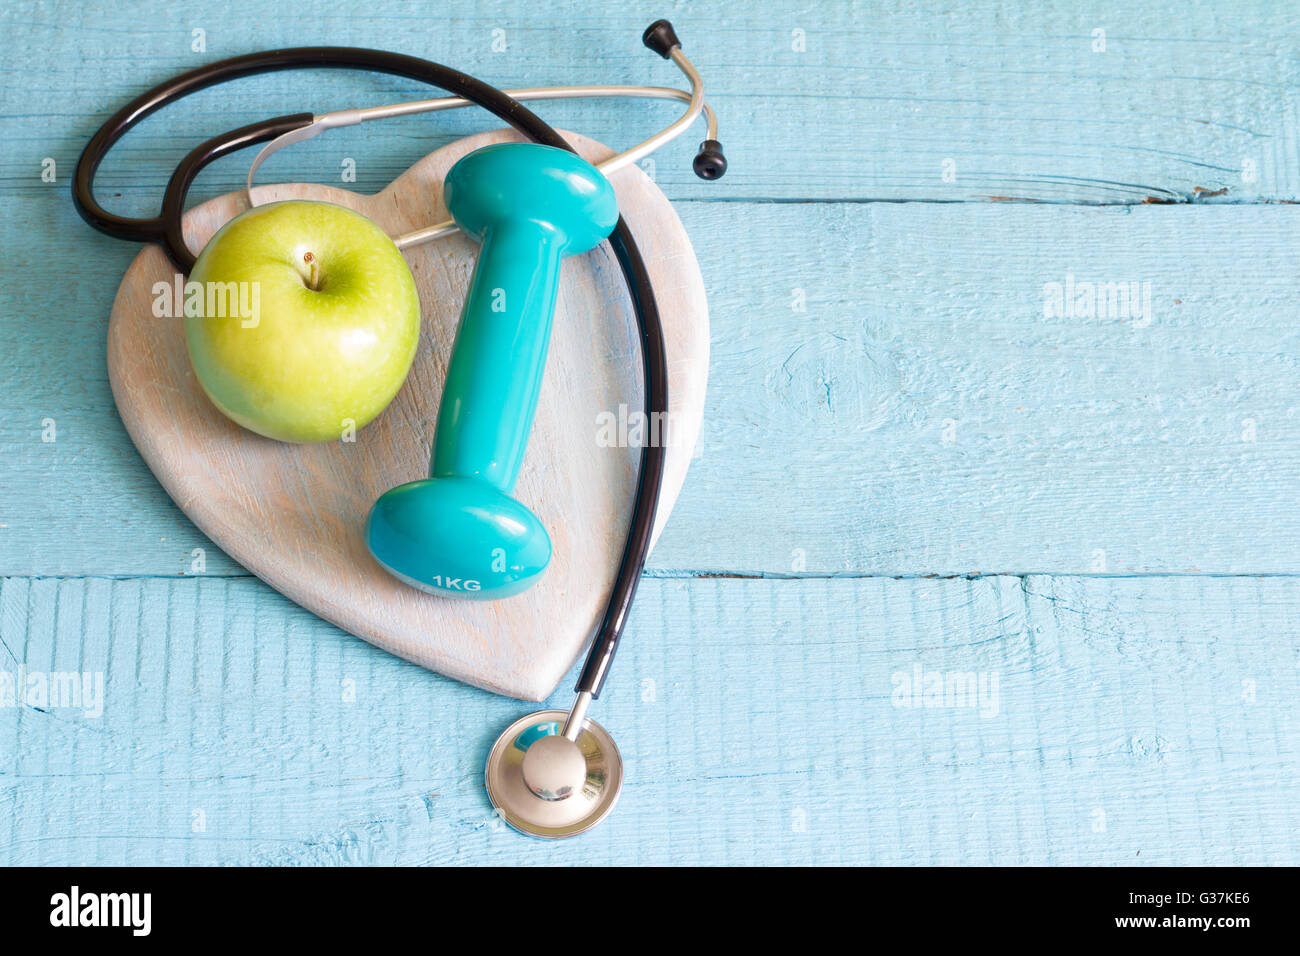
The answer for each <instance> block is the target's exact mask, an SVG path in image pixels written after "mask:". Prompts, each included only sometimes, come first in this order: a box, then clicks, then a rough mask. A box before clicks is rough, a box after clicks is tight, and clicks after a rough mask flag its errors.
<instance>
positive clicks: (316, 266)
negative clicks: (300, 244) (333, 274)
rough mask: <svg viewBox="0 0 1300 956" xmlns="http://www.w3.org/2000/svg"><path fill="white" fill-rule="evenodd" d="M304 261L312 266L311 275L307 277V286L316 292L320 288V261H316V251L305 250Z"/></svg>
mask: <svg viewBox="0 0 1300 956" xmlns="http://www.w3.org/2000/svg"><path fill="white" fill-rule="evenodd" d="M302 261H303V262H305V263H307V265H308V266H309V267H310V268H311V276H310V277H309V278H308V279H307V288H309V289H311V290H312V291H313V292H315V291H316V290H317V289H319V288H320V263H319V262H317V261H316V254H315V253H314V252H304V253H303V255H302Z"/></svg>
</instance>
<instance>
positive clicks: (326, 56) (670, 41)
mask: <svg viewBox="0 0 1300 956" xmlns="http://www.w3.org/2000/svg"><path fill="white" fill-rule="evenodd" d="M643 42H644V43H645V45H646V46H647V47H649V48H650V49H652V50H655V52H657V53H659V54H660V55H661V56H663V57H664V58H666V59H667V58H670V57H671V56H672V54H673V52H674V51H675V50H677V48H678V47H679V46H680V44H679V43H678V41H677V38H676V36H675V35H674V34H673V32H672V27H671V25H669V24H668V23H667V21H662V20H661V21H657V22H656V23H654V24H651V26H650V27H649V28H648V29H647V30H646V32H645V35H644V36H643ZM309 67H323V68H343V69H348V68H351V69H361V70H369V71H373V72H379V73H387V74H391V75H396V76H403V77H406V78H408V79H414V80H419V81H422V82H426V83H429V84H431V85H433V86H437V87H440V88H442V89H445V90H447V91H448V92H451V93H453V94H455V95H456V96H458V97H461V98H463V99H465V100H467V101H469V102H472V103H474V104H476V105H478V106H481V107H483V108H484V109H486V110H488V111H489V112H491V113H493V114H495V115H496V116H497V117H499V118H500V119H502V120H504V121H505V122H507V123H508V124H509V125H511V126H512V127H514V128H515V129H517V130H518V131H519V132H521V133H523V134H524V135H526V136H528V137H529V138H530V139H532V140H534V141H535V142H538V143H542V144H544V145H548V146H555V147H558V148H561V149H565V150H568V151H570V152H573V151H574V150H573V149H572V147H571V146H570V145H569V144H568V143H567V142H566V141H565V140H564V138H563V137H561V136H560V135H559V133H557V132H556V131H555V130H554V129H553V128H552V127H550V126H549V125H548V124H546V123H545V122H544V121H542V120H541V119H540V118H539V117H537V116H536V115H535V114H533V113H532V112H531V111H529V110H528V109H527V108H526V107H524V106H523V105H522V104H521V103H519V102H518V101H516V100H514V99H512V98H511V97H510V96H509V95H507V94H506V93H504V92H502V91H501V90H498V89H496V88H494V87H491V86H489V85H487V84H485V83H483V82H481V81H479V80H477V79H475V78H473V77H471V76H468V75H467V74H464V73H461V72H459V71H457V70H453V69H451V68H449V67H446V66H442V65H441V64H437V63H433V62H431V61H428V60H422V59H419V58H417V57H411V56H406V55H404V54H397V53H388V52H384V51H380V50H368V49H361V48H354V47H299V48H291V49H283V50H272V51H268V52H264V53H252V54H247V55H245V56H239V57H234V58H231V59H227V60H219V61H217V62H215V63H211V64H208V65H206V66H202V67H199V68H197V69H195V70H191V71H189V72H187V73H184V74H182V75H180V76H178V77H175V78H173V79H171V80H169V81H167V82H165V83H162V84H160V85H158V86H157V87H155V88H153V89H151V90H149V91H147V92H146V93H143V94H141V95H140V96H138V97H136V98H135V99H134V100H132V101H131V102H130V103H128V104H127V105H126V106H124V107H123V108H122V109H120V110H119V111H118V112H117V113H115V114H113V116H112V117H110V118H109V119H108V121H107V122H106V123H105V124H104V125H103V126H102V127H101V128H100V129H99V130H98V131H97V132H96V133H95V135H94V136H93V137H92V138H91V140H90V142H89V143H88V144H87V146H86V148H85V150H83V152H82V154H81V157H80V159H79V160H78V163H77V168H76V172H75V175H74V177H73V184H72V190H73V200H74V202H75V204H76V206H77V210H78V212H79V213H80V214H81V216H82V218H83V219H85V221H86V222H87V223H88V224H90V225H91V226H92V227H94V228H95V229H97V230H98V231H100V232H103V233H105V234H107V235H110V236H114V237H116V238H120V239H128V240H132V241H136V242H156V243H158V244H160V245H161V246H162V248H163V250H164V251H165V252H166V253H167V255H168V257H169V258H170V259H171V260H172V262H173V263H174V264H175V265H176V266H177V268H179V269H180V270H181V271H182V272H183V273H186V274H188V272H189V271H190V269H191V268H192V267H193V265H194V262H195V255H194V253H193V252H191V250H190V249H189V247H188V246H187V245H186V243H185V238H184V230H183V222H182V217H183V214H184V211H185V199H186V195H187V194H188V192H189V188H190V186H191V184H192V183H193V182H194V179H195V178H196V177H197V175H198V174H199V172H200V171H201V170H202V169H203V168H204V167H205V166H207V165H208V164H209V163H211V162H213V161H214V160H216V159H218V158H219V157H221V156H225V155H228V154H229V153H232V152H235V151H237V150H240V149H243V148H245V147H247V146H251V145H254V144H256V143H265V142H268V141H271V140H274V139H276V138H277V137H279V136H282V135H284V134H285V133H288V132H291V131H293V130H296V129H301V128H303V127H307V126H309V125H311V124H312V123H313V121H314V117H313V115H312V114H310V113H298V114H292V115H289V116H282V117H277V118H274V119H269V120H265V121H263V122H261V123H254V124H251V125H248V126H244V127H241V128H240V129H237V130H232V131H230V132H227V133H224V134H222V135H220V136H217V137H214V138H212V139H210V140H207V141H206V142H204V143H202V144H200V145H199V146H198V147H196V148H195V149H194V150H192V151H191V152H190V153H189V155H187V156H186V157H185V158H184V159H183V160H182V161H181V163H180V164H179V165H178V166H177V168H176V170H175V171H174V172H173V174H172V176H171V178H170V180H169V181H168V184H167V189H166V192H165V194H164V197H163V202H162V208H161V211H160V213H159V215H158V216H156V217H153V218H149V219H131V218H126V217H122V216H117V215H115V214H113V213H110V212H108V211H107V210H105V209H104V208H103V207H102V206H100V205H99V203H98V202H97V201H96V199H95V196H94V178H95V173H96V171H97V170H98V168H99V166H100V164H101V163H102V162H103V159H104V157H105V156H106V155H107V154H108V152H109V150H111V149H112V147H113V146H114V145H115V144H116V143H117V142H118V141H119V140H120V139H121V138H122V136H123V135H125V134H126V133H127V132H128V131H129V130H130V129H131V128H132V127H134V126H135V125H136V124H137V123H139V122H140V121H141V120H143V119H144V118H145V117H147V116H149V115H151V114H153V113H155V112H157V111H158V110H159V109H162V108H163V107H165V106H168V105H170V104H172V103H175V102H176V101H177V100H180V99H182V98H183V97H185V96H188V95H189V94H191V93H194V92H197V91H199V90H202V89H206V88H209V87H212V86H214V85H216V84H219V83H223V82H226V81H228V80H233V79H238V78H241V77H247V76H254V75H257V74H261V73H268V72H274V71H279V70H287V69H296V68H309ZM710 131H711V132H712V126H711V127H710ZM714 146H716V143H714V142H713V140H712V139H710V140H706V141H705V143H704V144H702V147H701V155H705V154H706V153H707V152H709V150H710V149H711V147H714ZM720 156H721V154H720V152H718V157H719V158H720ZM715 168H716V167H715ZM722 168H724V169H725V161H723V167H722ZM696 171H697V173H699V174H700V175H701V177H702V178H716V175H714V176H710V175H705V174H704V173H703V172H700V163H699V157H697V163H696ZM720 174H721V173H720V172H718V173H717V175H720ZM609 243H610V246H611V248H612V249H613V250H614V254H615V257H616V258H617V259H618V262H619V267H620V269H621V270H622V273H623V278H624V282H625V283H626V285H627V289H628V294H629V296H630V297H631V300H632V306H633V310H634V311H635V313H636V317H637V327H638V331H639V336H640V344H641V355H642V367H643V374H644V383H645V411H646V414H647V416H648V417H649V418H650V420H652V421H654V420H659V421H667V411H668V371H667V356H666V353H665V347H664V337H663V327H662V323H661V320H660V317H659V310H658V306H657V304H656V302H655V296H654V289H653V287H652V285H651V282H650V276H649V272H648V270H647V268H646V265H645V261H644V259H643V258H642V256H641V253H640V250H639V249H638V248H637V245H636V242H635V240H634V239H633V237H632V233H631V230H630V229H629V228H628V226H627V223H626V222H625V221H624V220H623V218H622V217H620V218H619V220H618V224H617V225H616V226H615V228H614V231H613V233H612V234H611V235H610V237H609ZM660 439H661V440H660V441H659V442H658V443H656V444H652V445H650V446H648V447H646V448H643V450H642V458H641V468H640V474H639V478H638V481H637V491H636V497H635V502H634V505H633V510H632V517H631V523H630V528H629V531H628V536H627V542H626V544H625V546H624V550H623V556H622V559H621V561H620V564H619V569H618V573H617V575H616V576H615V580H614V585H613V588H612V589H611V592H610V596H609V599H608V602H607V604H606V609H605V613H604V615H603V617H602V619H601V622H600V624H599V626H598V628H597V630H596V633H595V636H594V639H593V642H592V646H591V648H590V650H589V652H588V655H587V659H586V662H585V664H584V665H583V669H582V673H581V675H580V677H579V680H578V684H577V687H576V688H575V691H576V694H577V697H576V699H575V701H574V704H573V707H572V708H571V709H570V710H569V711H568V712H567V713H563V718H564V720H563V729H562V732H561V733H560V734H552V735H550V736H552V737H553V738H554V740H553V742H554V744H556V745H558V746H557V747H556V748H554V749H555V761H556V762H555V764H554V768H552V766H551V765H550V764H549V763H548V762H547V761H546V760H544V759H542V758H543V757H544V756H545V754H544V753H543V752H544V751H548V749H549V748H548V747H547V746H543V747H540V748H537V753H536V754H534V756H535V757H536V758H538V759H537V760H535V761H534V763H535V764H536V765H537V766H538V768H540V769H537V770H536V772H535V773H534V777H535V778H536V779H538V780H540V779H541V778H542V777H543V776H546V775H547V774H548V773H551V775H552V776H556V777H565V776H568V775H569V774H570V772H571V771H572V770H573V765H572V760H573V755H574V753H577V752H582V753H584V754H586V755H587V756H586V758H585V759H587V760H588V761H590V760H592V759H597V760H603V761H612V765H611V766H608V767H605V768H604V769H603V770H602V771H601V774H600V777H601V779H602V780H603V781H604V785H605V788H606V789H604V790H603V791H602V792H601V793H600V794H597V797H598V798H599V805H598V806H597V807H596V808H595V809H594V810H593V811H592V812H591V813H590V814H589V815H588V817H587V819H584V820H582V821H580V823H579V825H570V826H567V827H563V828H559V829H556V828H548V827H545V826H542V825H540V824H536V821H535V820H530V819H529V817H528V814H527V811H526V812H525V815H524V817H523V818H517V817H513V816H512V815H511V814H510V813H509V812H508V811H505V809H504V808H503V806H502V803H501V801H500V800H499V799H498V793H497V792H496V791H494V788H493V769H494V767H493V764H492V761H493V759H495V758H496V755H497V754H498V752H506V751H508V750H509V749H510V747H511V746H513V747H515V749H518V739H519V738H518V737H517V736H516V735H515V731H516V728H520V727H528V726H531V725H530V724H529V722H530V721H534V718H538V717H542V716H545V715H544V714H533V715H529V716H528V717H525V718H522V719H521V720H520V721H516V723H515V724H514V725H512V726H511V728H508V729H507V731H506V733H505V734H503V735H502V736H501V738H500V739H499V740H498V742H497V745H496V746H495V747H494V748H493V750H492V753H491V755H490V756H489V767H488V785H489V794H490V795H491V797H492V799H493V802H494V804H495V805H496V806H497V807H498V809H502V810H503V812H505V814H506V818H507V820H509V822H511V824H512V825H514V826H516V827H517V828H519V829H521V830H524V831H525V832H530V833H533V834H534V835H539V836H567V835H571V834H572V833H577V832H582V831H583V830H585V829H587V828H589V827H590V826H592V825H594V824H595V823H596V822H598V821H599V820H600V819H603V817H604V816H605V814H607V813H608V812H609V810H610V809H612V807H613V803H614V801H615V800H616V799H617V796H618V789H619V785H620V783H621V779H622V772H621V760H620V759H619V757H618V751H617V748H615V747H614V745H613V741H612V740H611V739H609V736H608V734H607V733H606V732H605V731H604V729H603V728H601V727H600V726H599V725H598V724H595V722H594V721H590V720H589V719H587V718H586V710H587V706H588V704H589V703H590V702H591V700H593V699H595V698H597V697H599V696H600V692H601V689H602V687H603V686H604V683H605V679H606V677H607V675H608V672H609V666H610V663H611V662H612V660H613V657H614V654H615V652H616V650H617V649H618V644H619V640H620V637H621V635H622V632H623V629H624V627H625V626H626V624H627V618H628V613H629V611H630V609H631V605H632V600H633V598H634V597H635V595H636V590H637V585H638V583H639V580H640V576H641V572H642V569H643V568H644V565H645V560H646V557H647V555H648V554H649V550H650V543H651V538H652V536H653V531H654V519H655V511H656V507H657V504H658V499H659V493H660V489H661V487H662V484H663V468H664V460H665V449H666V446H667V441H666V440H664V439H663V436H662V434H661V436H660ZM546 713H547V714H549V713H551V712H546ZM555 713H562V712H555ZM580 737H583V738H584V740H585V741H586V745H585V747H583V748H582V749H581V751H579V749H578V741H579V738H580ZM561 741H563V742H564V743H563V744H562V743H561ZM593 741H594V742H595V743H593ZM566 745H572V747H573V748H574V749H572V750H569V749H566ZM593 748H594V749H593ZM561 750H563V751H564V752H563V753H560V752H559V751H561ZM593 755H594V756H593ZM561 765H563V766H561ZM517 766H518V765H517V763H516V768H517ZM552 770H553V773H552ZM516 778H518V779H515V780H514V781H513V783H514V786H515V789H516V790H517V791H519V792H520V793H523V794H525V797H524V799H525V801H526V800H527V799H528V795H531V797H533V798H535V800H536V803H537V804H538V805H539V806H540V807H543V808H555V807H562V806H564V805H565V804H564V802H563V797H567V796H568V795H569V794H568V793H567V792H565V793H559V794H557V793H553V792H548V791H547V788H546V786H545V785H543V784H540V783H534V782H531V781H530V780H529V779H528V778H527V776H524V777H519V775H518V774H516ZM588 779H592V778H590V777H589V778H588ZM521 783H522V784H526V789H521V788H520V784H521ZM576 802H577V801H576V798H575V804H576ZM570 805H573V804H570Z"/></svg>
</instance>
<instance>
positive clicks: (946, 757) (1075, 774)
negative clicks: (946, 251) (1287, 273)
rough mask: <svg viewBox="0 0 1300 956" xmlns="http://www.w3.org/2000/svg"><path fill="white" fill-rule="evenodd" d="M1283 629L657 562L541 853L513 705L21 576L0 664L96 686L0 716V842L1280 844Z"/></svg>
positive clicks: (52, 859) (1242, 600) (860, 851)
mask: <svg viewBox="0 0 1300 956" xmlns="http://www.w3.org/2000/svg"><path fill="white" fill-rule="evenodd" d="M1297 635H1300V580H1297V579H1294V578H1201V579H1195V580H1192V579H1186V578H1140V579H1138V578H1130V579H1099V578H1087V577H1066V578H1048V577H1041V576H1030V577H1025V578H1019V577H990V578H981V579H975V580H966V579H937V580H894V579H887V578H868V579H855V580H791V581H756V580H734V579H710V580H699V579H696V580H655V581H647V582H646V584H645V587H644V588H643V593H642V598H641V601H640V603H639V605H638V609H637V611H636V612H635V613H634V619H633V622H632V625H631V629H630V631H629V636H628V640H627V642H626V644H625V650H624V656H623V657H622V659H621V660H620V661H619V666H618V667H617V669H616V670H615V672H614V674H613V676H612V678H611V682H610V685H609V687H608V691H607V693H606V695H605V696H604V697H602V699H601V701H600V703H599V707H598V711H599V713H598V718H599V719H600V720H601V721H602V722H604V723H605V725H606V726H607V727H609V728H610V729H611V731H612V732H613V733H614V735H615V736H616V738H617V739H618V741H619V744H620V746H621V748H622V749H623V752H624V753H625V754H626V755H627V758H628V786H627V789H626V791H625V793H624V795H623V798H622V802H621V803H620V806H619V808H618V810H617V812H616V813H615V814H614V815H613V816H612V817H611V818H610V820H609V821H608V822H607V823H606V824H605V825H603V826H602V827H601V828H600V829H598V830H595V831H593V832H592V833H591V834H589V835H587V836H584V837H583V838H582V839H580V840H575V841H572V842H568V843H563V844H558V845H551V844H545V843H541V842H534V841H530V840H526V839H523V838H521V837H518V836H516V835H514V834H513V833H511V832H509V831H508V830H505V829H502V828H501V827H500V825H499V824H498V823H496V822H495V821H494V820H493V818H492V817H491V814H490V812H489V807H488V804H487V802H486V798H485V797H484V793H483V789H482V785H481V771H482V761H483V758H484V755H485V754H486V751H487V748H488V747H489V745H490V743H491V741H492V739H493V738H494V736H495V735H496V733H497V732H498V730H499V729H500V728H501V727H502V726H504V725H505V724H506V723H508V722H509V721H510V720H511V719H513V717H514V716H516V715H517V714H518V713H520V711H521V706H520V705H519V704H517V703H515V702H511V701H508V700H504V699H500V698H493V697H490V696H488V695H485V694H482V693H480V692H477V691H474V690H472V689H470V688H468V687H465V686H463V685H460V684H456V683H454V682H451V681H449V680H446V679H444V678H439V677H437V676H435V675H432V674H429V673H428V672H426V671H423V670H421V669H419V668H417V667H414V666H412V665H409V664H405V663H403V662H401V661H399V660H397V659H396V658H393V657H390V656H388V655H386V654H384V653H382V652H379V651H377V650H375V649H373V648H371V647H369V646H368V645H366V644H364V643H363V642H361V641H359V640H357V639H355V638H352V637H349V636H348V635H345V634H343V633H342V632H340V631H338V630H337V629H335V628H334V627H332V626H330V625H328V624H325V623H324V622H322V621H320V620H319V619H317V618H314V617H312V616H311V615H309V614H307V613H306V612H304V611H302V610H300V609H298V608H296V607H295V606H293V605H292V604H290V603H289V602H288V601H286V600H285V599H283V598H281V597H280V596H278V595H276V594H275V593H274V592H272V591H271V590H270V589H268V588H266V587H264V586H263V585H261V584H260V583H258V582H256V581H252V580H249V579H224V580H202V581H192V580H185V581H177V580H156V579H155V580H140V579H137V580H118V581H110V580H104V579H62V580H55V579H30V578H9V579H5V580H4V581H3V582H2V583H0V638H2V639H3V641H4V648H3V649H0V654H3V657H4V660H3V661H2V662H0V670H2V671H7V672H13V671H14V670H15V669H16V667H17V664H18V663H19V662H22V663H24V664H25V665H26V666H27V667H28V668H29V669H30V670H31V671H32V672H36V671H41V672H42V673H46V672H49V671H51V670H55V669H64V670H68V671H73V672H80V671H89V672H92V673H97V672H103V673H104V675H105V692H104V698H103V701H104V707H103V714H102V716H101V717H99V718H98V719H95V718H90V717H87V716H85V715H84V714H83V713H82V712H81V711H80V710H78V709H76V708H69V707H53V706H46V707H45V708H44V709H43V710H37V709H34V708H32V707H0V744H3V746H0V810H3V813H0V819H3V821H4V822H3V823H0V860H2V861H3V862H5V863H8V864H35V863H40V864H63V863H77V864H114V863H199V864H202V863H230V862H250V861H252V862H271V863H322V864H348V863H351V864H356V863H429V862H459V863H506V862H524V863H528V862H551V863H576V862H583V863H663V862H676V863H696V862H708V863H810V862H818V863H868V862H869V863H895V864H935V863H941V864H969V863H1060V864H1073V863H1085V864H1087V863H1094V864H1097V863H1099V864H1144V863H1149V864H1158V863H1168V864H1198V863H1203V864H1228V863H1236V864H1278V863H1294V862H1295V860H1296V858H1297V853H1298V851H1300V840H1298V839H1297V833H1300V809H1297V808H1298V807H1300V783H1298V782H1297V781H1300V713H1298V712H1297V710H1296V709H1295V708H1294V707H1293V706H1291V702H1292V701H1294V700H1295V698H1296V695H1297V693H1300V670H1298V669H1297V668H1296V666H1295V664H1296V660H1297V657H1298V655H1300V641H1298V639H1297ZM918 668H919V669H920V672H921V674H922V678H921V686H922V690H924V686H925V682H926V681H929V680H931V677H930V675H932V674H939V675H942V676H943V677H944V678H945V680H947V681H948V684H949V685H950V686H951V695H950V696H947V697H944V696H943V695H940V697H937V698H927V697H926V695H925V694H924V693H920V694H918V695H916V696H915V698H914V697H913V696H912V695H911V694H910V688H909V687H908V686H907V683H908V682H909V681H911V680H913V679H914V677H915V674H916V673H917V670H918ZM957 674H961V675H974V679H973V683H971V684H970V685H968V686H970V687H973V688H975V691H976V693H975V694H974V695H973V696H967V695H965V694H964V693H961V694H959V693H958V692H957V686H956V684H955V683H954V682H953V680H952V677H953V675H957ZM981 680H982V681H983V685H981V684H980V681H981ZM981 686H983V688H984V690H983V694H982V696H981V694H980V690H979V688H980V687H981ZM566 699H567V691H566V692H561V693H559V694H557V695H555V697H554V702H556V703H560V702H561V701H562V700H566ZM647 834H654V838H653V839H648V838H647V836H646V835H647Z"/></svg>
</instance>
